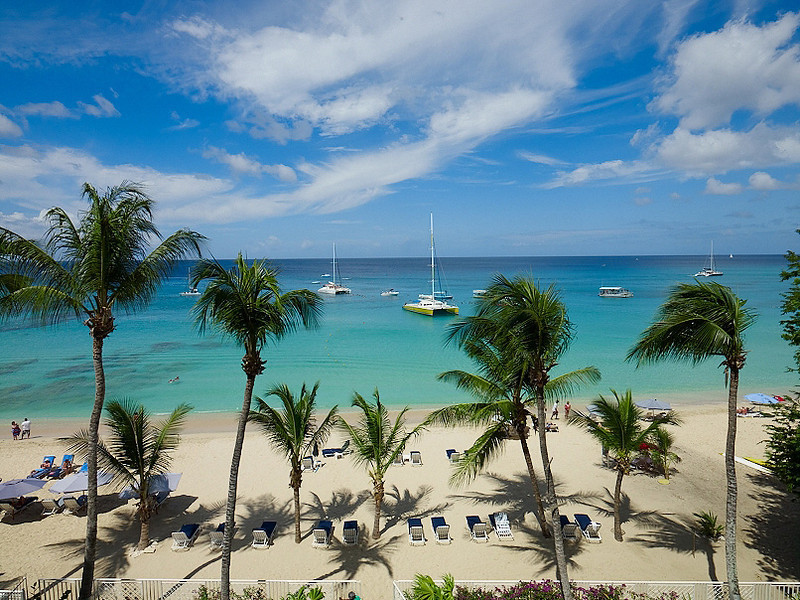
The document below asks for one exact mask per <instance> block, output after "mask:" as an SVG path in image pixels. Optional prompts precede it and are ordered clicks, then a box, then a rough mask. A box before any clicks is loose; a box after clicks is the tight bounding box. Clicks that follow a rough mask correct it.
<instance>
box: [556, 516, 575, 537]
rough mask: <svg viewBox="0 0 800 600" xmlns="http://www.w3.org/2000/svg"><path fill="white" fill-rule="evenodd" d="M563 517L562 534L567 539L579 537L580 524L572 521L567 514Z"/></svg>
mask: <svg viewBox="0 0 800 600" xmlns="http://www.w3.org/2000/svg"><path fill="white" fill-rule="evenodd" d="M559 516H560V517H561V535H562V536H564V539H565V540H577V539H578V524H577V523H576V522H575V521H570V520H569V519H568V518H567V517H566V516H565V515H559Z"/></svg>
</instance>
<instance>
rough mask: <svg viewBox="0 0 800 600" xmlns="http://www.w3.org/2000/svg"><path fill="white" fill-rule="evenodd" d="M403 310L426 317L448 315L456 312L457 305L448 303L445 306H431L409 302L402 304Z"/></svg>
mask: <svg viewBox="0 0 800 600" xmlns="http://www.w3.org/2000/svg"><path fill="white" fill-rule="evenodd" d="M403 310H407V311H409V312H413V313H417V314H418V315H426V316H428V317H445V316H448V315H457V314H458V307H457V306H449V305H448V306H446V307H433V306H420V305H419V304H416V303H410V304H404V305H403Z"/></svg>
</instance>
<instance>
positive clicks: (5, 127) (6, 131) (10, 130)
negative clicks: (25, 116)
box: [0, 114, 22, 138]
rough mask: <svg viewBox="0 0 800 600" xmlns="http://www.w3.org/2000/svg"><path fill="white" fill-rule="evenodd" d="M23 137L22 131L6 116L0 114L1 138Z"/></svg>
mask: <svg viewBox="0 0 800 600" xmlns="http://www.w3.org/2000/svg"><path fill="white" fill-rule="evenodd" d="M21 135H22V129H21V128H20V126H19V125H17V124H16V123H14V121H12V120H11V119H9V118H8V117H7V116H5V115H4V114H0V137H4V138H10V137H19V136H21Z"/></svg>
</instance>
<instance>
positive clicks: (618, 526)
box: [614, 466, 625, 542]
mask: <svg viewBox="0 0 800 600" xmlns="http://www.w3.org/2000/svg"><path fill="white" fill-rule="evenodd" d="M623 477H625V471H623V470H622V469H621V468H620V467H619V466H618V467H617V482H616V483H615V484H614V539H615V540H617V541H618V542H621V541H622V519H621V517H620V514H619V508H620V504H622V478H623Z"/></svg>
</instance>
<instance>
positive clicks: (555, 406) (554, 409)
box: [550, 400, 558, 419]
mask: <svg viewBox="0 0 800 600" xmlns="http://www.w3.org/2000/svg"><path fill="white" fill-rule="evenodd" d="M550 418H551V419H557V418H558V400H556V401H555V404H553V414H552V415H550Z"/></svg>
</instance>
